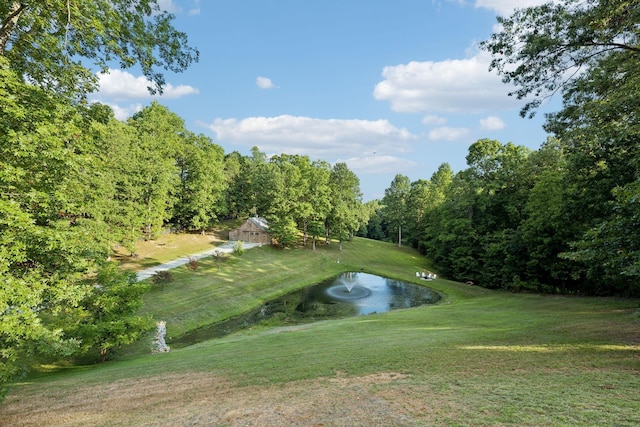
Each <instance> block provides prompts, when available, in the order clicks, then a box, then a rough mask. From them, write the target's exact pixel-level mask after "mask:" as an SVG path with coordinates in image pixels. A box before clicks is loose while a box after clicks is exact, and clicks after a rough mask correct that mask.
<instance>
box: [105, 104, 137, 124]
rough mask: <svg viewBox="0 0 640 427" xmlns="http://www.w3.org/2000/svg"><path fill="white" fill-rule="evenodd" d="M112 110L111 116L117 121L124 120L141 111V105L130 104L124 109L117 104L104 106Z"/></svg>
mask: <svg viewBox="0 0 640 427" xmlns="http://www.w3.org/2000/svg"><path fill="white" fill-rule="evenodd" d="M106 105H108V106H109V107H111V109H112V110H113V115H114V116H115V118H116V119H118V120H126V119H128V118H129V117H131V116H133V115H134V114H135V113H137V112H138V111H142V104H140V103H136V104H130V105H127V106H125V107H123V106H121V105H117V104H106Z"/></svg>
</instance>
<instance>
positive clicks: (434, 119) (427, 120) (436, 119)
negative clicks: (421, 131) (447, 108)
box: [422, 114, 447, 126]
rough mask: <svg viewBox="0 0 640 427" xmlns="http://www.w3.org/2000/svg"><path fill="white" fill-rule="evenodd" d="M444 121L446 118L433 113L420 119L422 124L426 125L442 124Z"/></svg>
mask: <svg viewBox="0 0 640 427" xmlns="http://www.w3.org/2000/svg"><path fill="white" fill-rule="evenodd" d="M445 123H447V119H445V118H444V117H440V116H437V115H435V114H429V115H426V116H424V118H423V119H422V124H425V125H427V126H442V125H443V124H445Z"/></svg>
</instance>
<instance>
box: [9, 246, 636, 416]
mask: <svg viewBox="0 0 640 427" xmlns="http://www.w3.org/2000/svg"><path fill="white" fill-rule="evenodd" d="M338 259H339V260H340V262H339V263H338V262H337V261H338ZM428 267H429V266H428V265H427V264H426V261H425V260H424V258H422V257H420V256H419V255H417V254H416V253H414V252H413V251H411V250H406V249H402V250H399V249H397V248H395V247H394V246H392V245H389V244H384V243H380V242H372V241H368V240H361V239H356V240H355V241H354V242H351V243H347V244H345V249H344V251H342V252H340V251H338V249H337V245H332V246H330V247H329V248H322V249H320V250H318V251H316V252H312V251H308V250H294V251H279V250H276V249H272V248H266V247H265V248H260V249H252V250H250V251H247V252H246V253H245V255H244V256H242V257H240V258H232V259H230V260H229V261H227V262H223V263H220V265H217V264H216V263H215V262H214V261H206V262H205V261H202V262H201V264H200V268H199V269H198V271H197V272H195V273H193V272H189V271H188V270H186V269H179V270H176V272H175V274H174V276H175V278H176V281H175V282H174V283H172V284H170V285H167V286H165V289H164V290H160V289H155V290H154V291H153V292H152V293H150V294H149V295H148V299H147V303H146V305H145V310H146V311H149V312H152V313H154V315H155V317H156V318H158V319H164V320H167V322H168V327H169V333H170V334H171V333H174V334H178V333H181V332H184V331H187V330H189V329H191V328H194V327H197V326H200V325H202V324H205V323H207V322H208V321H210V320H211V319H212V320H221V319H224V318H226V317H229V316H232V315H234V314H237V313H239V312H242V311H246V310H247V309H249V308H251V307H253V306H255V305H256V304H258V303H260V302H262V301H265V300H267V299H269V298H271V297H273V296H275V295H277V294H281V293H285V292H287V291H288V290H290V289H293V288H295V287H300V286H301V285H304V284H312V283H315V282H317V281H318V280H319V279H321V278H324V277H327V276H331V275H333V274H335V273H337V272H339V271H348V270H356V271H359V270H361V269H364V270H365V271H368V272H372V273H377V274H381V275H385V276H389V277H395V278H399V279H404V280H409V281H416V279H415V271H419V270H426V269H428ZM430 285H432V287H433V288H436V289H437V290H439V291H441V292H443V293H444V294H446V295H447V299H446V300H445V302H444V303H443V304H440V305H437V306H431V307H421V308H416V309H410V310H400V311H394V312H389V313H385V314H380V315H371V316H366V317H357V318H350V319H343V320H336V321H330V322H320V323H316V324H312V325H305V326H298V327H292V328H280V329H276V330H258V329H254V330H248V331H243V332H241V333H237V334H234V335H231V336H228V337H225V338H223V339H218V340H212V341H209V342H205V343H201V344H198V345H195V346H192V347H188V348H185V349H179V350H175V351H171V352H170V353H168V354H164V355H144V356H138V357H133V358H128V359H127V360H121V361H119V362H115V363H110V364H108V365H105V366H95V367H91V368H83V369H81V370H72V371H71V372H63V373H55V374H48V375H43V376H40V377H37V378H33V379H32V381H30V382H28V383H25V384H23V385H20V386H18V387H16V388H15V389H14V391H13V395H12V396H11V397H10V398H9V401H8V402H7V403H8V404H9V406H8V407H5V408H2V407H0V420H1V419H2V417H3V414H2V412H3V410H7V411H10V412H9V413H8V414H7V415H16V414H17V415H19V416H21V417H24V415H25V414H24V413H20V406H21V404H24V405H26V402H29V401H32V400H33V399H42V396H46V395H47V393H49V394H50V395H53V394H54V395H56V396H57V395H59V394H60V393H62V394H64V393H65V390H68V391H69V393H70V392H71V390H74V389H75V388H78V387H85V386H90V385H92V384H94V385H97V386H99V387H107V384H109V383H112V382H114V381H118V380H123V379H131V378H139V379H143V378H148V377H152V376H154V375H160V374H165V373H167V372H173V373H180V374H182V375H189V374H191V373H193V372H213V373H215V374H219V375H221V376H224V377H225V378H228V379H230V380H231V381H234V382H235V383H239V384H241V385H243V386H248V387H260V386H263V385H267V384H283V383H288V384H292V383H291V382H293V381H300V380H308V379H316V378H323V377H327V378H335V377H336V376H347V377H351V378H355V377H360V376H365V375H369V374H375V373H380V372H396V373H401V374H404V375H407V377H406V378H405V379H404V380H402V381H400V384H390V385H386V386H383V385H379V386H378V387H377V388H375V389H372V390H373V391H374V392H378V393H391V392H392V391H393V393H394V396H395V398H394V400H395V401H396V402H395V404H396V405H397V404H399V403H398V400H397V399H396V398H397V397H398V396H402V399H400V400H399V402H400V403H402V402H406V404H404V407H403V409H402V410H404V411H406V413H407V414H410V415H411V417H412V420H414V422H416V423H421V422H425V423H430V424H433V423H435V424H439V425H449V424H450V425H460V424H465V425H478V424H483V425H509V424H511V425H638V424H640V412H639V411H638V409H639V408H640V377H639V373H640V369H639V368H640V366H639V365H640V346H639V344H640V335H639V333H638V327H639V326H640V321H639V319H638V315H637V312H636V310H637V306H638V301H637V300H633V301H632V300H616V299H603V298H574V297H556V296H539V295H513V294H508V293H502V292H494V291H489V290H485V289H481V288H476V287H469V286H466V285H462V284H459V283H455V282H450V281H446V280H440V279H439V280H436V281H434V282H431V284H430ZM208 319H209V320H208ZM338 392H339V390H338ZM178 399H179V398H178ZM416 402H424V403H423V405H426V407H427V409H425V408H424V407H421V406H419V405H418V404H417V403H416ZM179 403H180V402H179ZM182 403H183V404H184V405H187V404H188V402H187V401H185V402H182ZM112 421H113V420H112ZM123 423H124V421H123ZM0 424H2V421H0ZM335 425H340V424H335Z"/></svg>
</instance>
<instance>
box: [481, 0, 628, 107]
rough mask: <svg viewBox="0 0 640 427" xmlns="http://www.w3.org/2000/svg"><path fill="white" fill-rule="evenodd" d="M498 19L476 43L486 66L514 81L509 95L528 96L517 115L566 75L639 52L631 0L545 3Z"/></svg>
mask: <svg viewBox="0 0 640 427" xmlns="http://www.w3.org/2000/svg"><path fill="white" fill-rule="evenodd" d="M498 23H499V24H500V26H501V30H500V31H498V32H496V33H494V34H492V35H491V37H490V38H489V40H487V41H485V42H483V43H481V46H482V47H483V48H484V49H485V50H487V51H488V52H490V53H491V54H492V55H493V61H492V63H491V68H493V69H496V70H497V71H498V73H499V74H501V75H502V76H503V80H504V81H505V82H506V83H513V84H514V85H515V86H516V89H515V90H514V91H513V92H512V93H511V95H515V96H517V97H518V99H525V98H529V97H530V96H531V95H533V97H534V98H533V100H530V101H528V102H527V104H526V105H525V107H524V108H523V109H522V111H521V115H523V116H525V115H527V114H529V115H532V114H534V110H535V108H536V107H538V106H539V105H540V104H541V102H542V101H543V100H544V99H545V98H546V97H547V96H550V95H553V94H554V93H555V92H557V91H559V90H562V89H564V88H565V86H566V84H567V76H570V77H576V76H578V75H579V73H580V71H582V70H589V69H590V68H591V67H592V66H593V65H594V64H598V63H599V61H601V59H602V58H606V57H607V56H609V55H611V54H612V53H616V52H620V53H622V54H623V55H624V56H627V57H635V58H636V59H635V60H636V61H637V58H638V55H640V47H639V46H638V41H639V38H638V37H639V35H640V30H639V29H638V25H637V23H638V1H637V0H619V1H615V2H614V1H600V0H587V1H583V0H563V1H561V2H549V3H546V4H543V5H541V6H535V7H528V8H522V9H516V11H515V12H514V14H513V15H511V16H510V17H499V18H498ZM529 99H530V98H529Z"/></svg>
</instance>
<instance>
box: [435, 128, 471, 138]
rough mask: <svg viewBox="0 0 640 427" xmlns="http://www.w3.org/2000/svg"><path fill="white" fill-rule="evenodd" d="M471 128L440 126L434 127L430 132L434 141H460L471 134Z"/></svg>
mask: <svg viewBox="0 0 640 427" xmlns="http://www.w3.org/2000/svg"><path fill="white" fill-rule="evenodd" d="M469 133H470V132H469V129H467V128H451V127H446V126H443V127H439V128H435V129H432V130H431V131H430V132H429V139H430V140H432V141H442V140H444V141H459V140H461V139H463V138H465V137H467V136H468V135H469Z"/></svg>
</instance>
